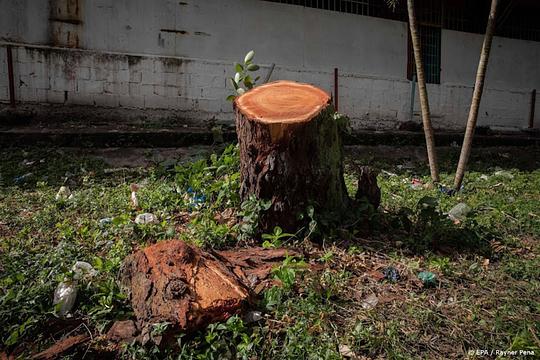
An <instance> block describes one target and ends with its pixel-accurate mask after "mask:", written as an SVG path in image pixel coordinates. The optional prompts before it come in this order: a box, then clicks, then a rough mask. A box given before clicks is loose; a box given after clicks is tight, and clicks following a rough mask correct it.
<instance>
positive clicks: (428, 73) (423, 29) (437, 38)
mask: <svg viewBox="0 0 540 360" xmlns="http://www.w3.org/2000/svg"><path fill="white" fill-rule="evenodd" d="M418 30H419V32H420V46H421V48H422V60H423V62H424V74H425V77H426V82H427V83H428V84H440V83H441V28H440V27H434V26H425V25H421V26H419V28H418ZM408 38H409V41H408V42H409V44H408V46H407V49H408V50H407V78H408V79H409V80H412V79H413V75H415V74H416V66H415V63H414V52H413V47H412V41H411V36H410V34H409V37H408Z"/></svg>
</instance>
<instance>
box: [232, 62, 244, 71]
mask: <svg viewBox="0 0 540 360" xmlns="http://www.w3.org/2000/svg"><path fill="white" fill-rule="evenodd" d="M234 69H235V70H236V72H242V71H244V67H243V66H242V64H239V63H235V64H234Z"/></svg>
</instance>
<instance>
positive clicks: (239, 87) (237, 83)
mask: <svg viewBox="0 0 540 360" xmlns="http://www.w3.org/2000/svg"><path fill="white" fill-rule="evenodd" d="M254 56H255V51H253V50H251V51H250V52H248V53H247V54H246V56H245V57H244V62H243V63H242V64H240V63H235V64H234V70H235V71H236V73H235V74H234V77H233V78H230V82H231V84H232V86H233V88H234V90H235V92H236V94H233V95H229V96H228V97H227V100H228V101H233V100H234V99H235V98H236V97H237V96H238V95H242V94H243V93H245V92H246V91H247V90H250V89H253V87H254V86H255V83H256V82H257V81H258V80H259V79H260V78H261V77H260V76H257V77H256V78H255V79H253V78H252V77H251V74H250V73H252V72H255V71H257V70H259V69H260V67H259V65H257V64H254V63H253V57H254Z"/></svg>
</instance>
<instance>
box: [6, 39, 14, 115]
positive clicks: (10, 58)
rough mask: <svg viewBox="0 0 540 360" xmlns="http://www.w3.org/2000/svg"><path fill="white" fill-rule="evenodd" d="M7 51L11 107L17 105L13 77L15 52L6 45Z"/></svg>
mask: <svg viewBox="0 0 540 360" xmlns="http://www.w3.org/2000/svg"><path fill="white" fill-rule="evenodd" d="M6 51H7V66H8V79H9V104H10V105H11V107H15V81H14V79H13V52H12V50H11V46H10V45H8V46H6Z"/></svg>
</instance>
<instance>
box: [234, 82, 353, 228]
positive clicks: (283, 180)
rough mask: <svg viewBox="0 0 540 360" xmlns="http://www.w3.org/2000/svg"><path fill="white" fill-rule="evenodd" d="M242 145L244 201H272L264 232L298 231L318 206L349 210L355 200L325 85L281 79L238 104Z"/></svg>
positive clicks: (332, 210)
mask: <svg viewBox="0 0 540 360" xmlns="http://www.w3.org/2000/svg"><path fill="white" fill-rule="evenodd" d="M234 108H235V111H236V131H237V133H238V142H239V145H240V174H241V188H240V197H241V199H242V200H246V199H248V198H249V196H250V194H254V195H255V196H256V197H257V198H259V199H265V200H271V201H272V205H271V208H270V209H269V210H268V211H266V212H264V213H263V214H261V217H260V221H259V226H260V230H261V231H263V232H269V231H272V229H273V228H274V226H278V225H279V226H281V227H282V228H284V229H286V230H288V231H294V230H296V229H297V228H298V226H300V225H302V221H300V220H299V218H298V216H299V214H301V213H304V214H305V213H306V209H307V208H308V206H310V205H312V206H313V207H314V208H315V209H316V212H317V213H318V214H321V213H323V212H324V213H333V214H340V213H343V212H344V211H345V210H346V209H347V207H348V206H349V204H350V200H349V197H348V195H347V190H346V187H345V182H344V179H343V149H342V144H341V137H340V131H339V124H338V122H337V121H336V120H335V118H334V113H335V112H334V108H333V106H332V105H331V102H330V97H329V96H328V94H327V93H325V92H324V91H322V90H321V89H319V88H316V87H314V86H311V85H308V84H300V83H295V82H291V81H276V82H272V83H269V84H265V85H262V86H259V87H256V88H254V89H253V90H250V91H248V92H247V93H245V94H244V95H242V96H240V97H238V98H237V99H236V100H235V102H234Z"/></svg>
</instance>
